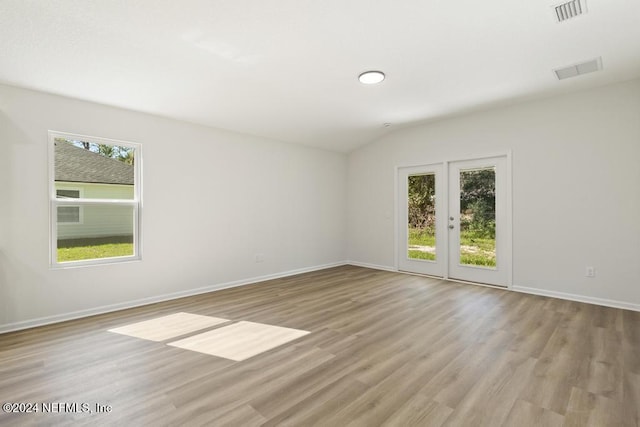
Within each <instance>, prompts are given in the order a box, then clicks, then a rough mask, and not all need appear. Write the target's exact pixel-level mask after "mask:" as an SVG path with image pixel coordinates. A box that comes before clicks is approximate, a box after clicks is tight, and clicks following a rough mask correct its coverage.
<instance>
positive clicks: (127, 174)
mask: <svg viewBox="0 0 640 427" xmlns="http://www.w3.org/2000/svg"><path fill="white" fill-rule="evenodd" d="M133 171H134V167H133V165H129V164H127V163H124V162H121V161H119V160H117V159H112V158H109V157H106V156H103V155H101V154H98V153H94V152H93V151H90V150H85V149H84V148H80V147H76V146H75V145H72V144H69V143H66V142H60V141H56V143H55V180H56V181H65V182H91V183H96V184H123V185H133V184H134V180H133V178H134V172H133Z"/></svg>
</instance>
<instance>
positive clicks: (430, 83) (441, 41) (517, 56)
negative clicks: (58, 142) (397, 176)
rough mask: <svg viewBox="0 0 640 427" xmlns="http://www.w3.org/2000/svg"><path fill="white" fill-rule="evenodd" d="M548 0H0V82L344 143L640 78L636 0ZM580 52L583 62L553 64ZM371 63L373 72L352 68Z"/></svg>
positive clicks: (280, 136) (314, 141)
mask: <svg viewBox="0 0 640 427" xmlns="http://www.w3.org/2000/svg"><path fill="white" fill-rule="evenodd" d="M558 3H560V2H554V1H548V0H485V1H477V0H457V1H446V0H395V1H392V0H339V1H338V0H321V1H320V0H181V1H175V0H110V1H106V0H47V1H44V0H2V1H0V53H1V54H0V82H2V83H6V84H10V85H15V86H21V87H26V88H32V89H37V90H42V91H46V92H51V93H55V94H60V95H65V96H69V97H74V98H79V99H83V100H89V101H94V102H99V103H102V104H107V105H113V106H117V107H123V108H127V109H131V110H136V111H142V112H147V113H152V114H158V115H161V116H166V117H171V118H176V119H180V120H185V121H188V122H193V123H199V124H204V125H207V126H213V127H218V128H223V129H229V130H234V131H238V132H243V133H247V134H253V135H258V136H263V137H268V138H273V139H277V140H281V141H287V142H292V143H299V144H305V145H311V146H317V147H322V148H326V149H330V150H337V151H344V152H348V151H350V150H353V149H354V148H357V147H359V146H361V145H364V144H367V143H369V142H371V141H373V140H375V139H377V138H379V137H381V136H382V135H384V134H385V133H387V132H390V131H392V130H394V129H397V128H400V127H403V126H409V125H413V124H416V123H420V122H424V121H429V120H435V119H439V118H443V117H447V116H451V115H455V114H460V113H464V112H471V111H474V110H478V109H482V108H487V107H488V106H492V105H507V104H509V103H513V102H518V101H521V100H524V99H531V98H536V97H546V96H551V95H554V94H559V93H566V92H571V91H576V90H581V89H585V88H589V87H595V86H600V85H604V84H608V83H612V82H616V81H623V80H629V79H633V78H637V77H640V1H638V0H586V5H585V4H584V2H583V7H585V9H586V13H584V14H582V15H580V16H578V17H575V18H572V19H569V20H566V21H564V22H560V23H559V22H557V18H556V12H555V9H554V6H555V5H557V4H558ZM595 58H601V64H602V69H601V70H600V71H597V72H592V73H588V74H584V75H580V76H577V77H575V78H569V79H565V80H558V78H557V77H556V74H555V73H554V71H553V70H554V69H557V68H562V67H565V66H570V65H574V64H577V63H580V62H583V61H587V60H592V59H595ZM371 69H373V70H381V71H383V72H384V73H385V74H386V79H385V80H384V81H383V82H382V83H380V84H378V85H363V84H361V83H360V82H358V79H357V77H358V75H359V74H360V73H361V72H363V71H366V70H371ZM385 123H388V124H391V126H387V127H385ZM69 131H73V130H69Z"/></svg>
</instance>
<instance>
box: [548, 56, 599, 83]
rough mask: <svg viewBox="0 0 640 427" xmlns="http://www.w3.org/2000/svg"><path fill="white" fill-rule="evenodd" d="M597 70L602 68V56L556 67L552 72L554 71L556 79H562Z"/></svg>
mask: <svg viewBox="0 0 640 427" xmlns="http://www.w3.org/2000/svg"><path fill="white" fill-rule="evenodd" d="M598 70H602V57H598V58H596V59H592V60H591V61H586V62H581V63H579V64H576V65H571V66H569V67H564V68H558V69H556V70H553V72H554V73H556V77H558V80H564V79H568V78H570V77H576V76H580V75H582V74H588V73H593V72H594V71H598Z"/></svg>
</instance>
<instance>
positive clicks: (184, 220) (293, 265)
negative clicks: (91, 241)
mask: <svg viewBox="0 0 640 427" xmlns="http://www.w3.org/2000/svg"><path fill="white" fill-rule="evenodd" d="M238 114H242V112H241V111H239V112H238ZM48 130H56V131H62V132H71V133H78V134H84V135H90V136H98V137H105V138H113V139H121V140H128V141H133V142H139V143H142V144H143V150H142V151H143V156H144V165H143V168H144V171H143V179H144V183H143V192H144V199H143V201H144V210H143V260H142V261H141V262H132V263H126V264H118V265H106V266H94V267H84V268H75V269H67V270H51V269H50V268H49V260H48V244H49V229H48V200H47V197H48V196H47V185H48V183H47V176H48V175H47V155H48V152H47V131H48ZM0 148H1V151H0V152H1V153H2V155H1V156H0V331H2V330H3V329H4V330H9V329H12V328H19V327H24V326H29V325H33V324H37V323H40V322H47V321H52V320H60V319H63V318H65V317H67V316H74V315H82V314H89V313H92V312H96V311H100V310H102V309H105V308H111V309H112V308H116V307H120V306H126V305H128V304H130V303H131V302H138V303H139V302H142V301H152V300H154V299H155V298H159V297H163V296H167V295H171V296H176V295H179V294H189V293H191V292H193V291H194V290H196V289H200V288H205V287H211V288H215V287H216V286H222V285H224V284H228V283H230V282H231V283H235V282H243V281H246V280H250V279H251V278H256V277H265V276H269V275H279V274H283V273H287V272H291V271H298V270H306V269H314V268H317V267H320V266H325V265H330V264H334V263H340V262H343V261H344V259H345V258H346V252H345V248H346V242H345V235H346V189H345V182H346V156H345V155H344V154H338V153H332V152H328V151H322V150H317V149H312V148H307V147H302V146H297V145H291V144H284V143H280V142H275V141H270V140H265V139H261V138H256V137H251V136H246V135H240V134H236V133H232V132H226V131H221V130H214V129H211V128H206V127H202V126H196V125H191V124H187V123H183V122H178V121H173V120H169V119H164V118H160V117H155V116H151V115H145V114H141V113H135V112H131V111H126V110H120V109H116V108H110V107H106V106H101V105H97V104H92V103H88V102H81V101H77V100H72V99H68V98H63V97H58V96H54V95H48V94H44V93H39V92H34V91H28V90H23V89H18V88H14V87H10V86H3V85H0ZM257 253H262V254H264V262H262V263H255V254H257Z"/></svg>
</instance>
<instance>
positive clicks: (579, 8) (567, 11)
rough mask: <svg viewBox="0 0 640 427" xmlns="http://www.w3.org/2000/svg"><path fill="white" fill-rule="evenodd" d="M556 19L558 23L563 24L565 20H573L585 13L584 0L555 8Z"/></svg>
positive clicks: (569, 2) (572, 0)
mask: <svg viewBox="0 0 640 427" xmlns="http://www.w3.org/2000/svg"><path fill="white" fill-rule="evenodd" d="M555 11H556V19H557V20H558V22H564V21H566V20H567V19H571V18H575V17H576V16H580V15H582V14H584V13H587V5H586V0H571V1H568V2H566V3H562V4H560V5H558V6H555Z"/></svg>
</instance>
